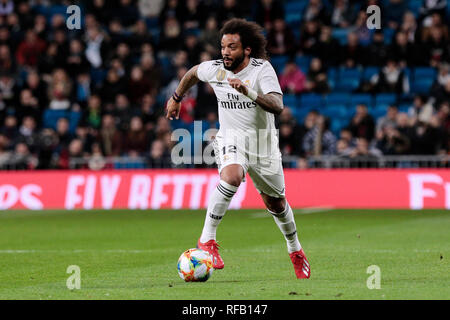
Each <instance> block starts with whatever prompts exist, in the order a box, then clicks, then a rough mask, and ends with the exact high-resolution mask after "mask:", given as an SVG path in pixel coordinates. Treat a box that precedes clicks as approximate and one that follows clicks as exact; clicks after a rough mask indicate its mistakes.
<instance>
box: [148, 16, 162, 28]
mask: <svg viewBox="0 0 450 320" xmlns="http://www.w3.org/2000/svg"><path fill="white" fill-rule="evenodd" d="M145 23H146V25H147V28H149V29H152V28H158V27H159V19H158V17H147V18H145Z"/></svg>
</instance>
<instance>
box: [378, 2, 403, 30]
mask: <svg viewBox="0 0 450 320" xmlns="http://www.w3.org/2000/svg"><path fill="white" fill-rule="evenodd" d="M406 5H407V3H406V1H404V0H389V2H388V4H387V5H386V6H385V8H384V11H383V12H385V14H384V15H383V16H384V19H385V24H387V26H388V27H389V28H391V29H394V30H396V29H397V28H398V26H399V25H400V23H401V21H402V18H403V15H404V14H405V12H406Z"/></svg>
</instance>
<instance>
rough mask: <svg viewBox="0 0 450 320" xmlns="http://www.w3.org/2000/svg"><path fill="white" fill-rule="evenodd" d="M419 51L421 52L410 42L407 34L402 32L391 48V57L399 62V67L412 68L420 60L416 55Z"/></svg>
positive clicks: (398, 34)
mask: <svg viewBox="0 0 450 320" xmlns="http://www.w3.org/2000/svg"><path fill="white" fill-rule="evenodd" d="M417 50H419V48H417V47H416V46H415V45H414V44H413V43H411V42H409V41H408V36H407V34H406V33H405V32H403V31H400V32H397V34H396V35H395V39H394V42H393V43H392V44H391V45H390V47H389V56H390V57H392V58H393V59H394V60H396V61H398V63H399V67H401V68H405V67H411V66H413V65H414V64H415V62H416V61H417V60H418V59H417V54H416V51H417ZM383 65H384V64H383Z"/></svg>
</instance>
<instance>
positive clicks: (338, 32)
mask: <svg viewBox="0 0 450 320" xmlns="http://www.w3.org/2000/svg"><path fill="white" fill-rule="evenodd" d="M348 33H349V29H346V28H336V29H333V31H332V33H331V35H332V37H333V38H335V39H336V40H337V41H339V43H340V44H341V45H346V44H347V35H348Z"/></svg>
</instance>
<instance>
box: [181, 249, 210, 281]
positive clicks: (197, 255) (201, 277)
mask: <svg viewBox="0 0 450 320" xmlns="http://www.w3.org/2000/svg"><path fill="white" fill-rule="evenodd" d="M177 269H178V274H179V275H180V278H181V279H183V280H184V281H186V282H191V281H201V282H203V281H206V280H208V279H209V277H211V274H212V272H213V270H214V268H213V262H212V257H211V255H210V254H209V253H208V252H206V251H204V250H201V249H188V250H186V251H185V252H183V253H182V254H181V256H180V258H179V259H178V265H177Z"/></svg>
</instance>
